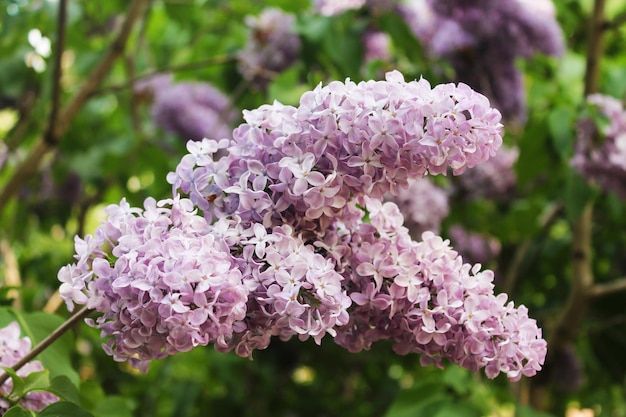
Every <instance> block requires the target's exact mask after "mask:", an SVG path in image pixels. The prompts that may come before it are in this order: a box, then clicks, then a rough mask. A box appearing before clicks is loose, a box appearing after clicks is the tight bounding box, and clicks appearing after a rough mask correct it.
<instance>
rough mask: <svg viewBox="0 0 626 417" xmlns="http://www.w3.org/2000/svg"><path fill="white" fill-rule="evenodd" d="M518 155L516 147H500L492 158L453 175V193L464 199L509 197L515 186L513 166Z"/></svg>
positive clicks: (500, 198) (515, 179)
mask: <svg viewBox="0 0 626 417" xmlns="http://www.w3.org/2000/svg"><path fill="white" fill-rule="evenodd" d="M518 156H519V149H518V148H517V147H510V148H506V147H504V146H503V147H501V148H500V149H499V150H498V152H497V153H496V156H494V157H493V158H491V159H489V160H488V161H486V162H485V163H483V164H479V165H476V166H475V167H474V168H472V169H468V170H467V171H465V173H464V174H463V175H461V176H459V177H455V179H454V193H455V194H456V195H458V196H459V197H461V198H465V199H475V198H486V199H491V200H499V201H502V200H506V199H508V198H511V197H512V195H513V194H514V192H515V189H516V186H517V176H516V175H515V169H514V168H515V163H516V162H517V158H518Z"/></svg>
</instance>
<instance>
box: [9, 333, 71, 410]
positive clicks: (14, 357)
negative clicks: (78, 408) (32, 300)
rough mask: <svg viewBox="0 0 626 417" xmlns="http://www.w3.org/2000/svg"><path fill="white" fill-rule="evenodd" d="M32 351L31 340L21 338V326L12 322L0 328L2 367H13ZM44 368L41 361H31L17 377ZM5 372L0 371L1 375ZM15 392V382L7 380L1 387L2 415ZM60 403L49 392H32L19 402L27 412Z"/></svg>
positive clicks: (20, 370)
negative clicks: (9, 398)
mask: <svg viewBox="0 0 626 417" xmlns="http://www.w3.org/2000/svg"><path fill="white" fill-rule="evenodd" d="M30 349H31V340H30V339H29V338H28V337H23V338H20V326H19V324H18V323H17V322H15V321H14V322H11V323H9V324H8V325H7V326H5V327H3V328H0V366H6V367H9V368H10V367H12V366H13V365H15V364H16V363H17V362H18V361H19V360H20V359H22V358H23V357H24V356H25V355H26V354H27V353H28V352H30ZM43 370H44V368H43V366H42V365H41V362H39V361H36V360H34V361H30V362H28V363H27V364H26V365H24V366H23V367H21V368H20V369H19V370H18V371H17V375H18V376H20V377H22V378H26V377H27V376H28V375H29V374H31V373H33V372H38V371H43ZM3 373H4V371H3V370H0V374H3ZM12 390H13V380H12V379H11V378H9V379H7V380H6V381H5V382H4V383H3V384H2V386H0V415H2V414H4V413H5V412H6V411H7V410H8V409H9V408H10V407H11V405H12V404H11V403H9V401H8V400H7V398H8V397H9V395H10V394H11V391H12ZM57 401H59V399H58V398H57V397H56V396H55V395H53V394H50V393H49V392H45V391H31V392H28V393H27V394H26V395H24V396H23V397H22V398H21V399H20V400H19V402H18V404H19V405H20V406H22V407H23V408H25V409H26V410H31V411H41V410H43V409H44V408H46V407H47V406H48V405H50V404H52V403H55V402H57Z"/></svg>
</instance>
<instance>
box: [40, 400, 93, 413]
mask: <svg viewBox="0 0 626 417" xmlns="http://www.w3.org/2000/svg"><path fill="white" fill-rule="evenodd" d="M69 416H71V417H94V415H93V414H91V413H90V412H88V411H87V410H85V409H83V408H81V407H79V406H78V405H76V404H74V403H70V402H67V401H59V402H57V403H54V404H50V405H49V406H48V407H46V408H45V409H44V410H43V411H42V412H41V413H39V414H38V417H69Z"/></svg>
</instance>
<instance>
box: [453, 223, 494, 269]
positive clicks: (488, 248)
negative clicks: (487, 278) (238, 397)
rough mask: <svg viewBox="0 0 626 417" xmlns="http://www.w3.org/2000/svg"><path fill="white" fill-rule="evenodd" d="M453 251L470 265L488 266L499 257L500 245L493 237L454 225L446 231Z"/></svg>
mask: <svg viewBox="0 0 626 417" xmlns="http://www.w3.org/2000/svg"><path fill="white" fill-rule="evenodd" d="M448 235H449V236H450V240H451V241H452V243H453V244H454V249H455V250H456V251H457V252H459V254H461V256H463V260H464V261H465V262H468V263H471V264H483V265H485V264H488V263H489V262H491V261H493V260H494V259H495V258H497V257H498V255H500V250H501V249H502V245H501V244H500V241H499V240H498V239H496V238H495V237H493V236H487V235H483V234H480V233H472V232H469V231H467V229H465V228H464V227H463V226H461V225H454V226H452V227H451V228H450V230H449V231H448Z"/></svg>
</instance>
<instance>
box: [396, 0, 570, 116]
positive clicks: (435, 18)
mask: <svg viewBox="0 0 626 417" xmlns="http://www.w3.org/2000/svg"><path fill="white" fill-rule="evenodd" d="M399 10H400V13H401V14H402V15H403V16H404V17H405V19H406V21H407V23H408V24H409V26H410V27H411V28H412V30H413V32H414V33H415V35H416V37H417V38H418V39H420V41H421V42H422V43H423V44H424V45H425V47H426V49H427V51H428V52H429V53H430V54H432V55H434V56H436V57H441V58H444V59H446V60H447V61H448V62H450V64H451V65H452V67H453V68H454V69H455V72H456V78H457V80H460V81H463V82H465V83H467V84H469V85H470V86H472V87H473V88H476V89H477V90H478V91H480V92H482V93H484V94H486V95H487V96H489V97H490V98H491V99H492V100H493V103H494V105H495V107H497V108H498V109H500V110H501V111H502V113H503V115H504V116H505V118H510V119H516V120H519V121H521V120H523V119H524V118H525V95H524V86H523V80H522V74H521V72H520V71H519V69H518V68H517V67H516V65H515V61H516V59H518V58H530V57H532V56H533V55H535V54H537V53H542V54H546V55H560V54H562V53H563V51H564V39H563V33H562V31H561V29H560V27H559V24H558V22H557V21H556V12H555V8H554V5H553V4H552V2H551V1H550V0H539V1H536V0H511V1H499V0H467V1H462V2H459V1H456V0H441V1H439V0H411V1H409V2H406V3H405V4H402V5H400V6H399Z"/></svg>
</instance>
